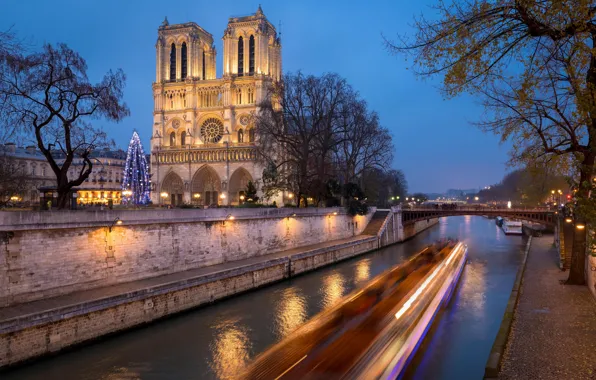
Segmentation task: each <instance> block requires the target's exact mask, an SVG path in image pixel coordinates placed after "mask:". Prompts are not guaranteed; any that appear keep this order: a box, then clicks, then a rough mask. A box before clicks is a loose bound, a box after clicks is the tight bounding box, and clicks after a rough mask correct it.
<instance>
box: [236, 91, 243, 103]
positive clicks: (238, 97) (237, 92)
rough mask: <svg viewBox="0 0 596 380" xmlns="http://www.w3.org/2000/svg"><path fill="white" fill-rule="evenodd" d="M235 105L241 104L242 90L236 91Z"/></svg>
mask: <svg viewBox="0 0 596 380" xmlns="http://www.w3.org/2000/svg"><path fill="white" fill-rule="evenodd" d="M236 104H242V89H241V88H238V89H237V90H236Z"/></svg>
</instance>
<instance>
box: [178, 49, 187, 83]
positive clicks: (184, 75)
mask: <svg viewBox="0 0 596 380" xmlns="http://www.w3.org/2000/svg"><path fill="white" fill-rule="evenodd" d="M180 53H181V54H182V62H181V63H182V65H181V68H182V79H186V67H187V64H186V62H187V58H188V57H187V52H186V42H183V43H182V49H181V50H180Z"/></svg>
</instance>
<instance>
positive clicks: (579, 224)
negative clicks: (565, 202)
mask: <svg viewBox="0 0 596 380" xmlns="http://www.w3.org/2000/svg"><path fill="white" fill-rule="evenodd" d="M575 228H577V229H578V230H583V229H584V228H586V225H585V224H583V223H578V224H576V225H575Z"/></svg>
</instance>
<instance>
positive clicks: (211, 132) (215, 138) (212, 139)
mask: <svg viewBox="0 0 596 380" xmlns="http://www.w3.org/2000/svg"><path fill="white" fill-rule="evenodd" d="M223 134H224V127H223V123H222V122H221V121H220V120H218V119H215V118H209V119H207V120H205V122H204V123H203V125H202V126H201V138H202V139H203V141H204V142H206V143H217V142H219V141H220V140H221V139H222V137H223Z"/></svg>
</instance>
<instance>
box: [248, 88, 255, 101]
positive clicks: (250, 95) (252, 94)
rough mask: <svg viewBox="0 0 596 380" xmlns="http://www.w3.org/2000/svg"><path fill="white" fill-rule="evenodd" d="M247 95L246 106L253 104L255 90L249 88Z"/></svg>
mask: <svg viewBox="0 0 596 380" xmlns="http://www.w3.org/2000/svg"><path fill="white" fill-rule="evenodd" d="M247 94H248V104H252V103H254V102H255V90H254V89H252V88H249V89H248V91H247Z"/></svg>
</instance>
